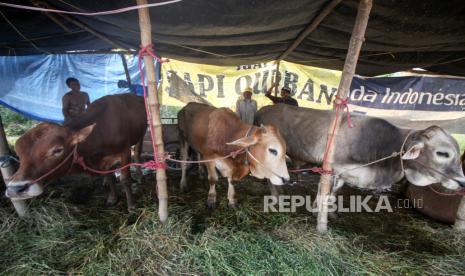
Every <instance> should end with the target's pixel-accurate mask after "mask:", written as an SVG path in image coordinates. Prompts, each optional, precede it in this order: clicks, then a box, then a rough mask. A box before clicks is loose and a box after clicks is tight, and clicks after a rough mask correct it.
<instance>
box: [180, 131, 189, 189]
mask: <svg viewBox="0 0 465 276" xmlns="http://www.w3.org/2000/svg"><path fill="white" fill-rule="evenodd" d="M180 146H181V160H182V161H184V162H181V183H180V186H181V192H186V191H187V179H186V173H187V170H186V169H187V163H185V161H187V156H188V154H189V146H188V145H187V142H186V141H185V140H183V139H181V141H180Z"/></svg>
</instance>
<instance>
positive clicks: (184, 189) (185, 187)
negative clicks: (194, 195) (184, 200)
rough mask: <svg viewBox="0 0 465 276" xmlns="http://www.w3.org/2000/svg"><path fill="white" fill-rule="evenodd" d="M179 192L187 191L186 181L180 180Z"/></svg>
mask: <svg viewBox="0 0 465 276" xmlns="http://www.w3.org/2000/svg"><path fill="white" fill-rule="evenodd" d="M179 186H180V187H181V192H183V193H186V192H188V191H189V187H188V186H187V181H181V183H180V185H179Z"/></svg>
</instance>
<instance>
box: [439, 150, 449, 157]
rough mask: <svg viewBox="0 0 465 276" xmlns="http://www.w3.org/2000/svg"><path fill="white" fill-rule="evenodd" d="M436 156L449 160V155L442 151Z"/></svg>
mask: <svg viewBox="0 0 465 276" xmlns="http://www.w3.org/2000/svg"><path fill="white" fill-rule="evenodd" d="M436 155H437V156H439V157H444V158H449V153H448V152H444V151H437V152H436Z"/></svg>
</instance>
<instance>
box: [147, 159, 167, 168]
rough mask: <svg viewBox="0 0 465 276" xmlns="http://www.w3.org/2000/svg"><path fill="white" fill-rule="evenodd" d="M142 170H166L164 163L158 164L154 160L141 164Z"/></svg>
mask: <svg viewBox="0 0 465 276" xmlns="http://www.w3.org/2000/svg"><path fill="white" fill-rule="evenodd" d="M142 167H143V168H146V169H150V170H157V169H166V167H167V166H166V163H165V162H158V161H155V160H150V161H147V162H145V163H144V164H142Z"/></svg>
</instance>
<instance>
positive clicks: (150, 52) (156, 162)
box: [138, 44, 168, 170]
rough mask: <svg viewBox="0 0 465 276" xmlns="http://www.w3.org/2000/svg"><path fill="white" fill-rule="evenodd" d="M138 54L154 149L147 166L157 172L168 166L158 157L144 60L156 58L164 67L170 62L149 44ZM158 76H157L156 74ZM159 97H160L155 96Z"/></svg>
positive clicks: (163, 158) (162, 158)
mask: <svg viewBox="0 0 465 276" xmlns="http://www.w3.org/2000/svg"><path fill="white" fill-rule="evenodd" d="M140 47H141V48H140V50H139V54H138V64H139V72H140V79H141V84H142V88H143V90H144V104H145V111H146V114H147V119H148V121H149V124H148V125H149V129H150V139H151V142H152V148H153V157H154V158H153V160H152V161H151V162H148V163H149V164H148V165H147V166H148V168H151V169H154V170H157V169H166V168H167V165H166V162H165V156H159V155H158V145H157V144H156V142H155V130H154V128H153V125H152V115H151V113H150V109H149V106H148V96H147V88H146V86H145V75H144V70H143V69H142V58H143V57H145V56H150V57H152V58H155V59H156V60H157V62H159V63H160V65H162V64H163V63H165V62H168V60H163V59H161V58H160V57H159V56H157V55H156V54H155V52H154V47H153V45H152V44H148V45H146V46H143V45H141V46H140ZM155 76H156V74H155ZM156 84H157V80H155V83H148V85H156ZM154 96H155V97H157V96H158V95H154Z"/></svg>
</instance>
